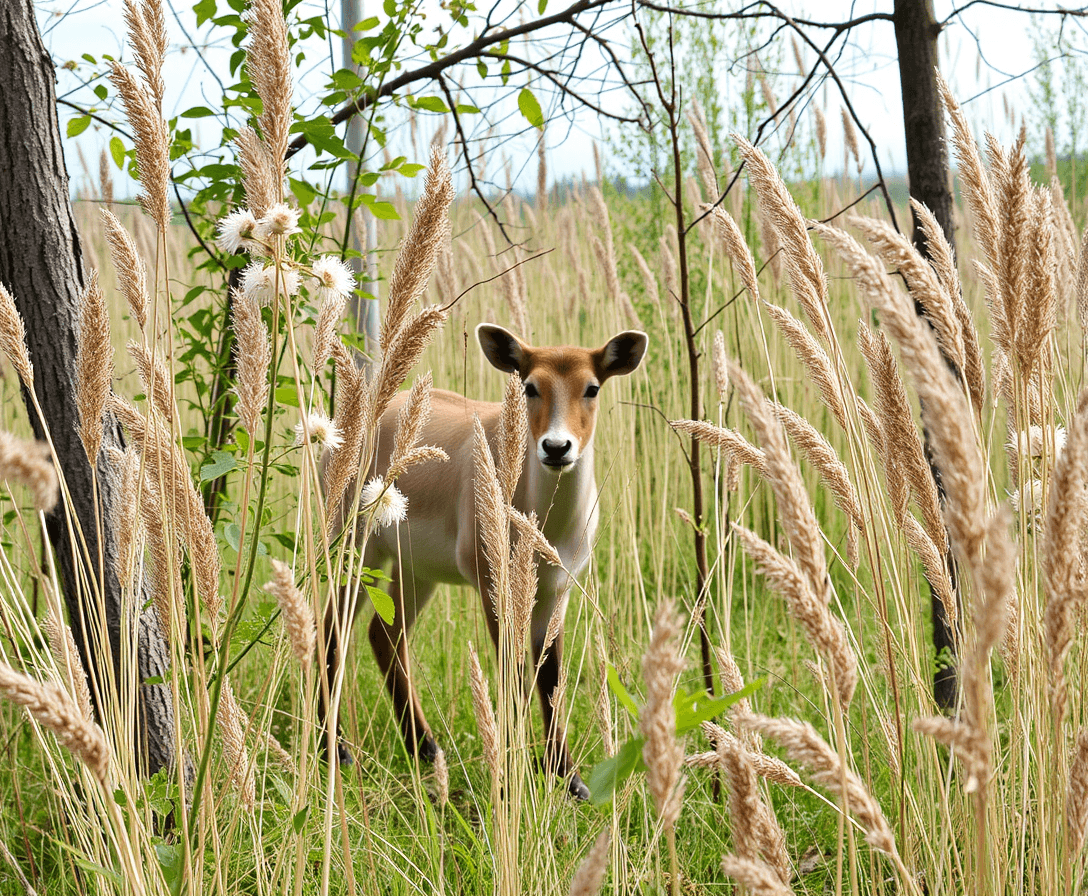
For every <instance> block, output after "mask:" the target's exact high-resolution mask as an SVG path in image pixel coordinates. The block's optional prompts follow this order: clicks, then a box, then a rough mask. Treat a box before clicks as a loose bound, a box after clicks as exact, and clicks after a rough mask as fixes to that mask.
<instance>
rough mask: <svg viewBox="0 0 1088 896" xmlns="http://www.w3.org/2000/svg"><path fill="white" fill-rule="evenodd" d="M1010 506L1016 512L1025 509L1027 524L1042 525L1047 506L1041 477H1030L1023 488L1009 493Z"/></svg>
mask: <svg viewBox="0 0 1088 896" xmlns="http://www.w3.org/2000/svg"><path fill="white" fill-rule="evenodd" d="M1009 506H1010V507H1012V511H1013V513H1015V514H1019V513H1020V512H1021V509H1023V513H1024V517H1025V519H1026V520H1027V525H1028V526H1029V527H1031V526H1041V525H1042V520H1043V508H1044V506H1045V501H1044V494H1043V483H1042V481H1041V480H1039V479H1029V480H1028V481H1027V482H1025V483H1024V488H1023V489H1016V491H1014V492H1011V493H1010V494H1009Z"/></svg>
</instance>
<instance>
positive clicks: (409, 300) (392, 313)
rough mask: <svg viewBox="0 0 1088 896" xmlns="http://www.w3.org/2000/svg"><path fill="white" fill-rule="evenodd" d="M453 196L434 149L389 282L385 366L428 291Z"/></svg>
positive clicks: (383, 330) (383, 332)
mask: <svg viewBox="0 0 1088 896" xmlns="http://www.w3.org/2000/svg"><path fill="white" fill-rule="evenodd" d="M453 196H454V189H453V179H452V177H451V176H450V169H449V163H448V161H447V160H446V153H445V151H444V150H441V149H439V148H438V147H432V148H431V159H430V167H429V168H428V170H427V180H426V182H425V183H424V186H423V195H422V196H420V198H419V201H418V202H417V203H416V205H415V214H414V216H413V218H412V225H411V227H410V228H409V230H408V234H407V236H405V238H404V239H403V240H402V241H401V244H400V249H399V250H398V252H397V261H396V264H395V265H394V267H393V274H392V275H391V276H390V278H389V302H388V306H387V308H386V313H385V320H383V321H382V328H381V345H382V352H383V355H384V358H383V366H384V364H385V363H387V362H388V360H389V356H390V355H391V354H393V353H394V352H395V351H396V346H395V341H396V338H397V336H398V334H399V333H400V331H401V328H402V327H404V326H405V323H406V321H407V320H408V315H409V312H410V311H411V308H412V305H413V304H415V302H416V300H417V299H418V298H419V297H420V296H421V295H423V291H424V290H425V289H426V288H427V281H428V280H430V278H431V273H432V272H433V271H434V268H435V265H436V264H437V261H438V253H439V250H440V249H441V248H442V246H443V245H444V244H445V242H446V240H447V239H448V238H449V228H450V221H449V208H450V204H451V203H452V202H453ZM413 363H414V362H413ZM397 385H398V386H399V383H398V384H397ZM395 389H396V387H394V390H395Z"/></svg>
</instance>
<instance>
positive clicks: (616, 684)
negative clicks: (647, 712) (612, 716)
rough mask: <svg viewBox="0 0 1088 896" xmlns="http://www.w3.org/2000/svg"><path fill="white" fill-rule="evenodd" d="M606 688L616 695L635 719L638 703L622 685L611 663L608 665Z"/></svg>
mask: <svg viewBox="0 0 1088 896" xmlns="http://www.w3.org/2000/svg"><path fill="white" fill-rule="evenodd" d="M608 689H609V690H610V691H611V692H612V693H613V694H615V695H616V699H617V700H619V701H620V703H621V704H622V705H623V707H624V708H625V709H626V710H627V711H628V712H629V713H631V715H632V716H633V717H634V718H636V719H637V718H638V704H637V703H635V698H634V697H632V696H631V694H630V692H629V691H628V690H627V688H625V687H624V686H623V682H622V681H620V674H619V672H617V671H616V667H615V666H612V665H610V666H609V667H608Z"/></svg>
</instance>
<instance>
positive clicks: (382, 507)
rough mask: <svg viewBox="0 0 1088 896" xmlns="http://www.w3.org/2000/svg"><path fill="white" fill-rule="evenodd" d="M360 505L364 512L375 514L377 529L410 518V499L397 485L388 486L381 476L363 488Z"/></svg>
mask: <svg viewBox="0 0 1088 896" xmlns="http://www.w3.org/2000/svg"><path fill="white" fill-rule="evenodd" d="M359 504H360V506H361V507H362V509H363V510H364V511H372V512H373V514H374V526H375V528H377V529H383V528H385V527H386V526H394V525H396V524H397V523H403V522H404V520H405V519H407V516H408V499H407V498H406V497H404V494H403V493H402V492H401V490H400V489H398V488H397V487H396V486H395V485H386V483H385V480H384V479H382V477H381V476H375V477H374V478H373V479H371V480H370V482H368V483H367V484H366V485H365V486H364V487H363V493H362V495H360V497H359Z"/></svg>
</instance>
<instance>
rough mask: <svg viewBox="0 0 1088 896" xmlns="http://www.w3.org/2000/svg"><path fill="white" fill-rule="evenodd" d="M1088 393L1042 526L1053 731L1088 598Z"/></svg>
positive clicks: (1053, 478) (1053, 480)
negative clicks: (1087, 531) (1086, 551)
mask: <svg viewBox="0 0 1088 896" xmlns="http://www.w3.org/2000/svg"><path fill="white" fill-rule="evenodd" d="M1086 486H1088V389H1086V390H1084V391H1082V392H1081V394H1080V398H1079V400H1078V402H1077V412H1076V414H1075V415H1074V417H1073V421H1072V423H1071V424H1070V427H1069V433H1068V435H1067V438H1066V443H1065V450H1064V451H1062V452H1061V454H1059V455H1058V459H1057V461H1056V462H1055V464H1054V466H1053V468H1052V469H1051V473H1050V491H1049V493H1048V495H1047V507H1046V517H1045V519H1044V523H1043V557H1042V567H1043V576H1044V582H1045V586H1046V594H1047V603H1046V610H1045V612H1044V615H1043V624H1044V628H1045V632H1046V635H1045V643H1046V651H1047V661H1048V664H1049V670H1048V674H1047V678H1048V681H1049V686H1050V701H1051V707H1052V708H1053V712H1054V724H1055V726H1056V727H1055V730H1059V729H1060V727H1061V723H1062V720H1063V719H1064V717H1065V708H1066V699H1067V684H1066V678H1065V658H1066V656H1067V655H1068V653H1069V648H1070V647H1071V646H1072V643H1073V629H1074V625H1075V620H1076V618H1077V615H1078V611H1079V609H1080V608H1081V607H1083V605H1084V603H1085V599H1086V598H1088V590H1086V580H1085V568H1084V556H1083V554H1082V553H1081V551H1080V549H1079V540H1080V538H1081V533H1082V532H1083V531H1084V527H1085V522H1086V519H1088V500H1086V497H1085V487H1086Z"/></svg>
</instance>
